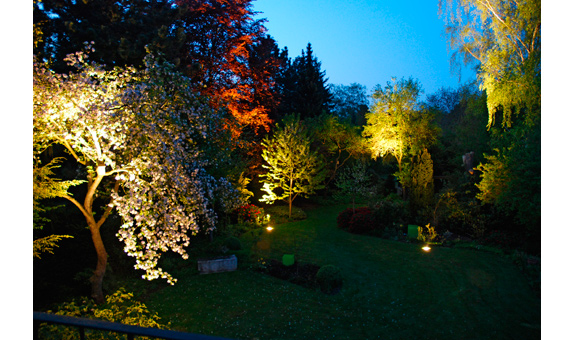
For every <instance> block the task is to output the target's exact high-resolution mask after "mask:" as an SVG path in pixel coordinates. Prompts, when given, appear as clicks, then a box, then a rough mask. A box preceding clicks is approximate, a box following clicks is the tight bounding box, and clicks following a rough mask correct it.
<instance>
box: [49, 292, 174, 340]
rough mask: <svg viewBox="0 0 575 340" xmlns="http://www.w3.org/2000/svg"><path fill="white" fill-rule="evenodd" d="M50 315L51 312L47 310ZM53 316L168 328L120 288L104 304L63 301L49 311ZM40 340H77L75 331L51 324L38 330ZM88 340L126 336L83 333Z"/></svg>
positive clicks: (132, 296) (83, 299)
mask: <svg viewBox="0 0 575 340" xmlns="http://www.w3.org/2000/svg"><path fill="white" fill-rule="evenodd" d="M48 312H50V313H52V311H48ZM53 313H54V314H56V315H64V316H73V317H81V318H87V319H97V320H104V321H109V322H117V323H121V324H124V325H133V326H140V327H149V328H159V329H169V327H170V323H169V322H168V323H164V322H162V320H161V318H160V317H159V316H158V314H157V313H153V312H152V311H150V310H149V309H148V307H147V306H146V305H145V304H144V303H142V302H140V301H137V300H135V299H134V294H133V293H130V292H126V290H125V289H124V288H120V289H118V290H117V291H116V292H114V293H113V294H111V295H108V296H106V300H105V303H104V304H96V303H94V301H93V300H91V299H88V298H86V297H83V298H80V299H76V300H72V301H70V302H64V303H62V304H60V305H58V306H57V310H55V311H54V312H53ZM39 334H40V335H41V338H42V339H79V338H80V333H79V332H78V330H77V329H74V328H73V327H68V326H60V325H55V324H51V325H50V324H44V325H42V326H41V327H40V329H39ZM86 334H87V338H89V339H99V340H100V339H102V340H104V339H125V338H126V336H125V335H124V334H121V333H116V332H103V331H99V330H95V331H92V330H90V329H88V330H86Z"/></svg>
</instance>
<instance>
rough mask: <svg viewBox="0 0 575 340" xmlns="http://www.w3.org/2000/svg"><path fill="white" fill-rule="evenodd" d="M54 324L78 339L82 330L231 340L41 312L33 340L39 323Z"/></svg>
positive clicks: (130, 337)
mask: <svg viewBox="0 0 575 340" xmlns="http://www.w3.org/2000/svg"><path fill="white" fill-rule="evenodd" d="M44 322H48V323H55V324H60V325H65V326H75V327H78V328H79V329H80V338H81V339H84V336H83V335H84V328H91V329H97V330H102V331H112V332H116V333H124V334H127V335H128V340H133V338H134V335H140V336H148V337H153V338H159V339H166V340H231V339H228V338H220V337H215V336H210V335H201V334H194V333H185V332H177V331H171V330H166V329H158V328H146V327H140V326H132V325H124V324H121V323H117V322H109V321H102V320H93V319H86V318H78V317H74V316H65V315H56V314H50V313H43V312H34V338H35V339H36V340H37V339H38V328H39V324H40V323H44Z"/></svg>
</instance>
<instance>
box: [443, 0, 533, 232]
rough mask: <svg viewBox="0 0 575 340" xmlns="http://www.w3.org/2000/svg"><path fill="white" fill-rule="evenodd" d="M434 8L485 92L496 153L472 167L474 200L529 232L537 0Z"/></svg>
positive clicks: (485, 0)
mask: <svg viewBox="0 0 575 340" xmlns="http://www.w3.org/2000/svg"><path fill="white" fill-rule="evenodd" d="M440 6H441V8H442V11H443V13H444V17H445V19H446V23H447V28H446V29H447V33H448V34H449V36H450V38H451V46H452V47H455V48H456V51H455V53H454V58H457V57H463V59H464V61H466V62H469V61H471V60H472V59H475V60H477V61H478V62H479V69H478V79H479V81H480V88H481V89H484V90H485V91H486V93H487V108H488V114H489V120H488V124H487V126H488V128H490V129H491V130H492V138H491V147H492V148H493V149H494V151H495V155H491V156H489V155H488V156H486V158H487V162H486V163H484V164H481V165H480V166H479V167H478V168H479V169H480V170H481V171H482V173H481V183H479V185H478V188H479V189H480V191H481V192H480V193H479V194H478V196H477V197H478V198H480V199H481V200H482V201H483V202H484V203H493V204H495V205H496V206H497V207H498V208H500V209H502V210H504V211H506V212H507V213H509V214H511V215H515V217H516V219H517V220H518V221H519V222H520V223H521V224H523V225H524V226H527V227H529V230H530V231H533V232H535V231H537V230H538V227H539V226H540V223H541V222H540V218H541V212H540V209H541V208H540V207H541V205H540V204H541V203H540V202H541V146H540V144H541V131H540V129H541V1H540V0H521V1H508V0H458V1H447V2H445V3H443V2H440ZM499 123H500V124H499Z"/></svg>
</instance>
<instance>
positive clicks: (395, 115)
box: [363, 78, 439, 198]
mask: <svg viewBox="0 0 575 340" xmlns="http://www.w3.org/2000/svg"><path fill="white" fill-rule="evenodd" d="M420 93H421V85H420V83H419V82H418V81H416V80H413V79H412V78H409V79H408V80H405V79H401V80H399V81H395V79H393V82H388V83H387V86H386V87H385V88H384V89H381V88H380V87H379V88H377V89H376V91H375V92H374V94H373V104H372V107H371V109H370V112H368V113H367V115H366V118H367V125H366V126H365V128H364V130H363V135H364V136H365V137H366V138H367V144H368V147H369V148H370V149H371V155H372V157H373V158H374V159H375V158H377V157H385V156H387V155H392V156H393V157H394V158H395V160H396V161H397V165H398V168H399V170H398V172H397V174H396V176H397V178H398V180H399V182H400V183H401V185H402V187H403V188H404V189H405V188H408V187H409V177H410V176H409V169H407V168H406V167H405V166H404V165H405V162H406V161H408V159H409V157H410V156H413V155H417V154H418V153H419V152H420V151H422V150H423V149H424V148H426V147H429V146H431V145H432V144H434V143H435V141H436V140H437V135H438V133H439V129H438V128H437V126H436V125H435V124H434V116H433V114H432V113H431V112H430V111H428V110H423V108H422V107H421V105H420V104H419V103H418V102H417V100H418V98H419V95H420ZM404 198H406V193H405V190H404Z"/></svg>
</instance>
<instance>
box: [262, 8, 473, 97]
mask: <svg viewBox="0 0 575 340" xmlns="http://www.w3.org/2000/svg"><path fill="white" fill-rule="evenodd" d="M253 5H254V10H255V11H258V12H262V13H260V14H259V15H258V16H257V17H256V18H267V20H268V22H267V23H265V26H266V27H267V28H268V34H269V35H271V36H272V37H274V38H275V40H276V41H277V43H278V47H279V48H280V49H282V48H283V47H284V46H287V47H288V50H289V56H290V57H291V58H292V59H293V58H295V57H296V56H298V55H300V54H301V52H302V50H304V49H305V47H306V45H307V43H308V42H310V43H311V45H312V48H313V51H314V54H315V56H316V57H317V58H318V60H319V61H320V62H321V63H322V70H324V71H326V76H327V77H328V78H329V79H328V82H329V83H332V84H343V85H349V84H351V83H359V84H362V85H365V86H366V88H367V91H368V94H369V93H371V91H372V90H373V88H374V86H375V85H376V84H381V85H382V86H384V85H385V84H386V83H387V82H388V81H390V80H391V77H397V78H401V77H405V78H408V77H410V76H411V77H413V78H417V79H418V80H419V81H420V82H421V84H422V86H423V90H424V92H425V94H432V93H433V92H435V91H436V90H438V89H439V88H440V87H452V88H457V87H458V86H459V82H458V77H457V76H456V75H452V74H451V72H450V65H449V58H450V55H451V52H450V50H449V46H448V43H447V40H446V37H445V35H444V33H443V32H444V22H443V19H441V18H440V17H439V14H438V1H436V0H415V1H387V0H377V1H374V0H313V1H310V0H256V1H254V2H253ZM473 79H475V73H474V72H473V71H472V70H471V69H470V68H467V69H465V70H464V72H463V73H462V78H461V80H462V82H465V81H467V80H473ZM421 99H424V98H421Z"/></svg>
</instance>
